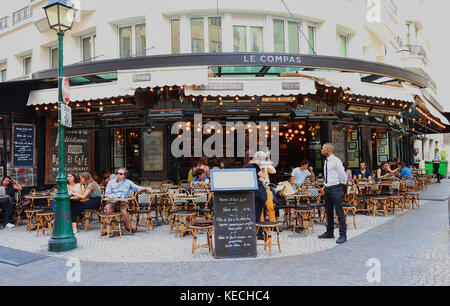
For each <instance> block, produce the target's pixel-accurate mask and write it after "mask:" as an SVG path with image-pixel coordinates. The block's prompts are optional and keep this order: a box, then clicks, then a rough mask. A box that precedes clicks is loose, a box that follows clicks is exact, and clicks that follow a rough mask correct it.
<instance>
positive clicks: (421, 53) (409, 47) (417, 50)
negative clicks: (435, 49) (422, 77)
mask: <svg viewBox="0 0 450 306" xmlns="http://www.w3.org/2000/svg"><path fill="white" fill-rule="evenodd" d="M405 48H406V49H407V50H408V51H409V52H411V53H414V54H416V55H418V56H422V57H423V58H424V59H427V53H426V52H425V50H424V49H423V47H422V46H421V45H405Z"/></svg>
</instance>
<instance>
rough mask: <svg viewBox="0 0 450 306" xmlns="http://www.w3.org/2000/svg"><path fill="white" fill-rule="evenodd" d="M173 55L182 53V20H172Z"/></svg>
mask: <svg viewBox="0 0 450 306" xmlns="http://www.w3.org/2000/svg"><path fill="white" fill-rule="evenodd" d="M171 31H172V54H178V53H180V19H172V20H171Z"/></svg>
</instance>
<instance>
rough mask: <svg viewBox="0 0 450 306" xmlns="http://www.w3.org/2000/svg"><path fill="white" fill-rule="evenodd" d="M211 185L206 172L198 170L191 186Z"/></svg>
mask: <svg viewBox="0 0 450 306" xmlns="http://www.w3.org/2000/svg"><path fill="white" fill-rule="evenodd" d="M208 184H209V178H208V177H207V176H206V172H205V170H203V169H202V168H198V169H197V170H196V171H195V176H194V178H193V179H192V183H191V185H192V186H194V185H208Z"/></svg>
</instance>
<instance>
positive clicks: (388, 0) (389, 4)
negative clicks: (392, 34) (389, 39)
mask: <svg viewBox="0 0 450 306" xmlns="http://www.w3.org/2000/svg"><path fill="white" fill-rule="evenodd" d="M383 6H384V7H386V8H388V9H389V10H390V11H391V12H392V14H393V15H394V16H397V13H398V7H397V4H395V2H394V0H383Z"/></svg>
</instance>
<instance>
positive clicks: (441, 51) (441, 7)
mask: <svg viewBox="0 0 450 306" xmlns="http://www.w3.org/2000/svg"><path fill="white" fill-rule="evenodd" d="M449 17H450V1H449V0H425V20H424V21H423V24H424V27H425V32H426V33H427V36H428V40H429V41H430V47H431V57H432V60H433V65H432V67H431V68H430V73H429V74H430V76H431V78H432V79H433V80H434V81H435V82H436V85H437V87H438V102H439V103H440V104H441V105H442V106H443V107H444V111H447V112H450V83H449V82H450V18H449Z"/></svg>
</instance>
